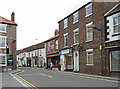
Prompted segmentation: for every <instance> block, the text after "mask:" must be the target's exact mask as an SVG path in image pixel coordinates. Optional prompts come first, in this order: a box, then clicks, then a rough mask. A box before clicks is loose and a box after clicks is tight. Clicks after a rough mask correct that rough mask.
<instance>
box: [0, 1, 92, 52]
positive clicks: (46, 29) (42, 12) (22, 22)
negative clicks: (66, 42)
mask: <svg viewBox="0 0 120 89" xmlns="http://www.w3.org/2000/svg"><path fill="white" fill-rule="evenodd" d="M89 1H91V0H0V3H1V4H0V16H2V17H4V18H6V19H9V20H11V13H12V12H15V22H16V23H17V24H18V26H17V50H20V49H23V48H26V47H29V46H31V45H34V44H37V43H41V42H43V41H45V40H47V39H49V38H51V37H53V36H54V31H55V29H58V28H59V25H58V21H60V20H62V19H63V18H65V17H66V16H68V15H69V14H71V13H72V12H73V11H75V10H77V9H78V8H80V7H81V6H83V5H84V4H86V3H87V2H89ZM36 39H38V40H36Z"/></svg>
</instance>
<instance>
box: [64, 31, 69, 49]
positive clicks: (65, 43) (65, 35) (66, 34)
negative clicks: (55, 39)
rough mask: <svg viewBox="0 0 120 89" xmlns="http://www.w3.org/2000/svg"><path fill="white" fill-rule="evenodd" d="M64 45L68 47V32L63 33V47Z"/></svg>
mask: <svg viewBox="0 0 120 89" xmlns="http://www.w3.org/2000/svg"><path fill="white" fill-rule="evenodd" d="M66 36H67V45H65V44H66V39H65V37H66ZM65 47H68V33H66V34H64V48H65Z"/></svg>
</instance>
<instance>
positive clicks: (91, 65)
mask: <svg viewBox="0 0 120 89" xmlns="http://www.w3.org/2000/svg"><path fill="white" fill-rule="evenodd" d="M86 66H94V64H86Z"/></svg>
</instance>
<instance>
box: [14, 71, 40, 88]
mask: <svg viewBox="0 0 120 89" xmlns="http://www.w3.org/2000/svg"><path fill="white" fill-rule="evenodd" d="M23 72H24V70H22V71H21V72H17V73H14V74H13V75H14V77H16V79H17V80H19V81H21V82H22V83H23V84H25V85H26V86H28V87H30V88H32V89H38V88H37V87H36V86H34V85H33V84H31V83H29V82H28V81H26V80H25V79H23V78H22V77H20V76H18V74H19V73H23Z"/></svg>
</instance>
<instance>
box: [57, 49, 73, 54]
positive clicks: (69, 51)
mask: <svg viewBox="0 0 120 89" xmlns="http://www.w3.org/2000/svg"><path fill="white" fill-rule="evenodd" d="M68 53H72V49H66V50H62V51H59V55H62V54H68Z"/></svg>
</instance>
